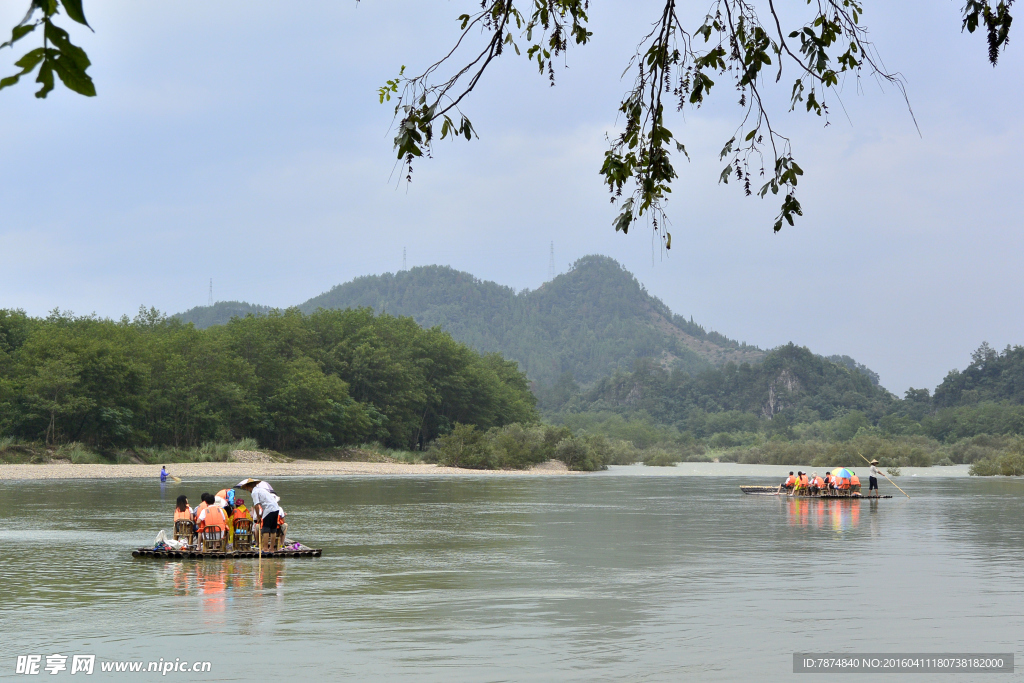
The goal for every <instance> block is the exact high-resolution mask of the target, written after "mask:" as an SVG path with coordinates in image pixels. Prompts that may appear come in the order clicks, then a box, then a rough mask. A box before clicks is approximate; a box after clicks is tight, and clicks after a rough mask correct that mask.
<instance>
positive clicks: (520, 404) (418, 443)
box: [0, 309, 537, 450]
mask: <svg viewBox="0 0 1024 683" xmlns="http://www.w3.org/2000/svg"><path fill="white" fill-rule="evenodd" d="M536 420H537V411H536V408H535V399H534V397H533V395H532V394H531V393H530V390H529V386H528V383H527V380H526V377H525V376H524V375H523V373H521V372H520V371H519V369H518V368H517V366H516V364H515V363H513V362H510V361H506V360H505V359H503V358H502V357H501V356H499V355H497V354H485V355H482V354H479V353H477V352H475V351H473V350H472V349H470V348H469V347H467V346H466V345H464V344H460V343H458V342H456V341H454V340H453V339H452V338H451V336H449V335H448V334H446V333H444V332H442V331H441V330H439V329H423V328H421V327H420V326H419V325H417V324H416V322H415V321H413V320H412V319H411V318H399V317H393V316H389V315H374V314H373V312H372V311H369V310H366V309H359V310H346V311H317V312H314V313H311V314H309V315H306V314H303V313H301V312H299V311H297V310H294V309H292V310H287V311H283V312H277V311H275V312H271V313H268V314H267V315H262V316H248V317H245V318H235V319H233V320H231V322H229V323H228V324H227V325H223V326H217V327H211V328H209V329H206V330H199V329H196V328H195V327H194V326H192V325H190V324H184V323H182V322H180V321H178V320H175V319H169V318H166V317H164V316H162V315H161V314H160V313H158V312H157V311H155V310H149V311H146V310H142V311H140V313H139V315H138V316H136V317H135V318H134V319H128V318H127V317H125V318H122V319H121V320H119V321H113V320H107V319H100V318H96V317H94V316H85V317H76V316H73V315H71V314H67V313H61V312H59V311H54V312H53V313H51V314H50V315H49V316H48V317H46V318H32V317H29V316H27V315H25V314H24V313H22V312H20V311H13V310H0V436H7V437H20V438H24V439H30V440H40V441H45V442H46V443H47V444H60V443H68V442H80V443H84V444H88V445H90V446H92V447H96V448H100V449H103V448H114V447H125V446H151V445H171V446H181V447H186V446H197V445H199V444H202V443H204V442H207V441H221V442H227V441H237V440H239V439H243V438H254V439H256V440H258V442H259V443H260V444H261V445H264V446H268V447H271V448H275V449H278V450H287V449H291V448H302V447H326V446H334V445H341V444H352V443H361V442H365V441H379V442H381V443H383V444H386V445H389V446H394V447H397V448H407V449H408V448H423V447H424V446H425V445H426V444H427V443H428V442H429V441H431V440H433V439H434V438H436V437H437V436H438V435H439V434H442V433H446V432H448V431H450V430H451V429H452V427H453V426H454V425H455V424H456V423H466V424H472V425H477V426H479V427H480V428H482V429H488V428H490V427H494V426H501V425H505V424H509V423H512V422H522V423H531V422H535V421H536Z"/></svg>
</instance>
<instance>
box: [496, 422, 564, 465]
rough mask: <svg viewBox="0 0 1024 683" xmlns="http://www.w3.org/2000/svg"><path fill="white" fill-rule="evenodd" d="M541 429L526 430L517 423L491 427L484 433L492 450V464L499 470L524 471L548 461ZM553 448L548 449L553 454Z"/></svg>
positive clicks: (543, 434)
mask: <svg viewBox="0 0 1024 683" xmlns="http://www.w3.org/2000/svg"><path fill="white" fill-rule="evenodd" d="M544 437H545V430H544V429H543V428H527V427H523V426H522V425H521V424H519V423H518V422H515V423H512V424H510V425H505V426H504V427H492V428H491V429H489V430H488V431H487V433H486V438H487V441H488V442H489V443H490V446H491V450H492V455H493V459H492V463H493V465H494V466H495V467H498V468H501V469H511V470H524V469H528V468H530V467H532V466H533V465H536V464H538V463H542V462H545V461H547V460H550V459H551V457H550V455H549V449H548V448H546V447H545V446H546V444H545V438H544ZM553 451H554V448H553V447H552V448H551V449H550V452H551V453H553Z"/></svg>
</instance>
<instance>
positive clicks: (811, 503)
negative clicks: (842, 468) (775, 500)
mask: <svg viewBox="0 0 1024 683" xmlns="http://www.w3.org/2000/svg"><path fill="white" fill-rule="evenodd" d="M782 500H783V501H784V506H785V510H786V521H787V523H788V524H789V526H791V527H809V528H814V529H826V530H831V531H836V532H840V533H842V532H847V531H852V530H854V529H856V528H857V527H858V526H860V516H861V508H862V507H865V509H866V511H867V513H868V514H871V513H875V512H877V511H878V501H877V500H872V501H868V500H857V501H854V500H825V499H822V498H799V497H796V498H784V499H782ZM875 522H876V520H875V519H874V518H873V519H872V530H873V531H875V530H876V529H875V528H874V524H875Z"/></svg>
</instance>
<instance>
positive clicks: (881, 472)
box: [857, 451, 910, 498]
mask: <svg viewBox="0 0 1024 683" xmlns="http://www.w3.org/2000/svg"><path fill="white" fill-rule="evenodd" d="M857 455H859V456H860V457H861V458H863V459H864V462H866V463H867V464H869V465H870V464H871V461H870V460H868V459H867V458H865V457H864V454H863V453H861V452H860V451H857ZM878 473H879V474H881V475H882V476H883V477H885V480H886V481H887V482H889V483H890V484H892V485H893V486H896V482H894V481H893V480H892V479H890V478H889V476H888V475H887V474H886V473H885V472H883V471H881V470H879V471H878ZM896 488H897V490H899V492H900V493H902V494H903V495H904V496H906V497H907V498H910V494H908V493H907V492H906V491H904V490H903V489H901V488H900V487H899V486H896Z"/></svg>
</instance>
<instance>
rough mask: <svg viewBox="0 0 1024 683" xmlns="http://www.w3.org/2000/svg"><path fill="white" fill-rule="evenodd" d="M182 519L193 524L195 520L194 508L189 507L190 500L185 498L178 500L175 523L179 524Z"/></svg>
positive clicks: (175, 508)
mask: <svg viewBox="0 0 1024 683" xmlns="http://www.w3.org/2000/svg"><path fill="white" fill-rule="evenodd" d="M180 519H184V520H187V521H189V522H192V521H194V520H195V517H194V515H193V514H192V508H190V507H189V506H188V498H186V497H185V496H178V500H177V501H176V502H175V507H174V521H175V522H177V521H178V520H180Z"/></svg>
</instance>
